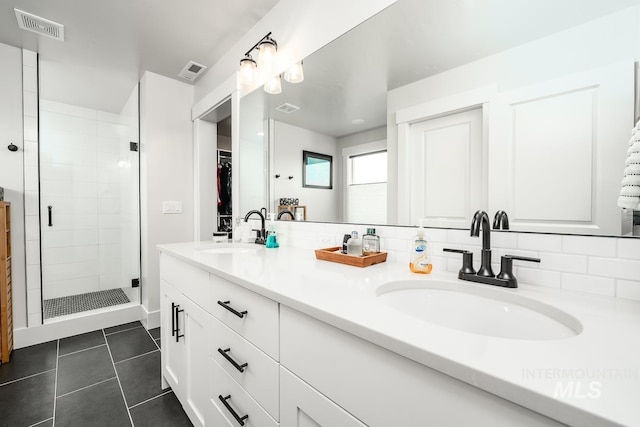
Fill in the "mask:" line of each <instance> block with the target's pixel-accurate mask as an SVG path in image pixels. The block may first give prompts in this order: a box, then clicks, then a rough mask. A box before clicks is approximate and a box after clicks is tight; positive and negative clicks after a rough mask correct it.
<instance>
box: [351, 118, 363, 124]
mask: <svg viewBox="0 0 640 427" xmlns="http://www.w3.org/2000/svg"><path fill="white" fill-rule="evenodd" d="M351 123H352V124H354V125H361V124H363V123H364V119H353V120H351Z"/></svg>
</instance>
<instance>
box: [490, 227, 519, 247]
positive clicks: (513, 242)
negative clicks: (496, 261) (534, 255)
mask: <svg viewBox="0 0 640 427" xmlns="http://www.w3.org/2000/svg"><path fill="white" fill-rule="evenodd" d="M491 245H492V246H493V247H496V248H508V249H515V248H517V247H518V234H517V233H513V232H511V231H501V232H492V233H491Z"/></svg>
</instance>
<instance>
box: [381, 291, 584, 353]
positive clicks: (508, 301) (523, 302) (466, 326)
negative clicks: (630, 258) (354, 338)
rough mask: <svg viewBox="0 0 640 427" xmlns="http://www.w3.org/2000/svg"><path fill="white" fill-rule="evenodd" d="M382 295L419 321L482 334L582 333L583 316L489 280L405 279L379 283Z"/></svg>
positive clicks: (541, 336) (550, 336) (542, 336)
mask: <svg viewBox="0 0 640 427" xmlns="http://www.w3.org/2000/svg"><path fill="white" fill-rule="evenodd" d="M377 295H378V298H379V299H380V301H381V302H383V303H385V304H387V305H388V306H390V307H392V308H394V309H396V310H398V311H400V312H402V313H404V314H407V315H409V316H412V317H414V318H416V319H418V320H421V321H425V322H430V323H434V324H437V325H440V326H444V327H447V328H452V329H458V330H461V331H465V332H471V333H474V334H479V335H486V336H492V337H500V338H509V339H520V340H554V339H562V338H569V337H572V336H576V335H579V334H580V333H581V332H582V325H581V324H580V322H579V321H578V319H576V318H575V317H573V316H571V315H570V314H568V313H566V312H564V311H562V310H559V309H557V308H555V307H552V306H550V305H547V304H544V303H542V302H540V301H537V300H535V299H532V298H528V297H525V296H522V295H518V294H517V293H515V292H513V291H507V290H504V289H494V288H491V287H489V286H485V285H482V286H475V285H467V284H460V283H456V282H444V281H443V282H424V281H415V280H414V281H411V280H406V281H397V282H389V283H386V284H384V285H382V286H380V287H379V288H378V289H377Z"/></svg>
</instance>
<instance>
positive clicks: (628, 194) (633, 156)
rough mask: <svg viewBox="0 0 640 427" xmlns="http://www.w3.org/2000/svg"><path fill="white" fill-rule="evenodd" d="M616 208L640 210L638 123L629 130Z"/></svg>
mask: <svg viewBox="0 0 640 427" xmlns="http://www.w3.org/2000/svg"><path fill="white" fill-rule="evenodd" d="M624 165H625V168H624V178H623V179H622V188H621V189H620V197H618V206H620V207H621V208H627V209H636V210H640V121H638V123H636V126H635V127H634V128H633V129H632V130H631V139H630V140H629V149H628V150H627V160H626V161H625V162H624Z"/></svg>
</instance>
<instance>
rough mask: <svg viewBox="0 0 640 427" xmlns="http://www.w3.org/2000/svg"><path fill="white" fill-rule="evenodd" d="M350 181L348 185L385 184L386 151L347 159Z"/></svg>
mask: <svg viewBox="0 0 640 427" xmlns="http://www.w3.org/2000/svg"><path fill="white" fill-rule="evenodd" d="M349 162H350V163H351V179H350V182H349V185H361V184H377V183H383V182H387V151H386V150H385V151H376V152H372V153H366V154H358V155H355V156H350V157H349Z"/></svg>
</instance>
